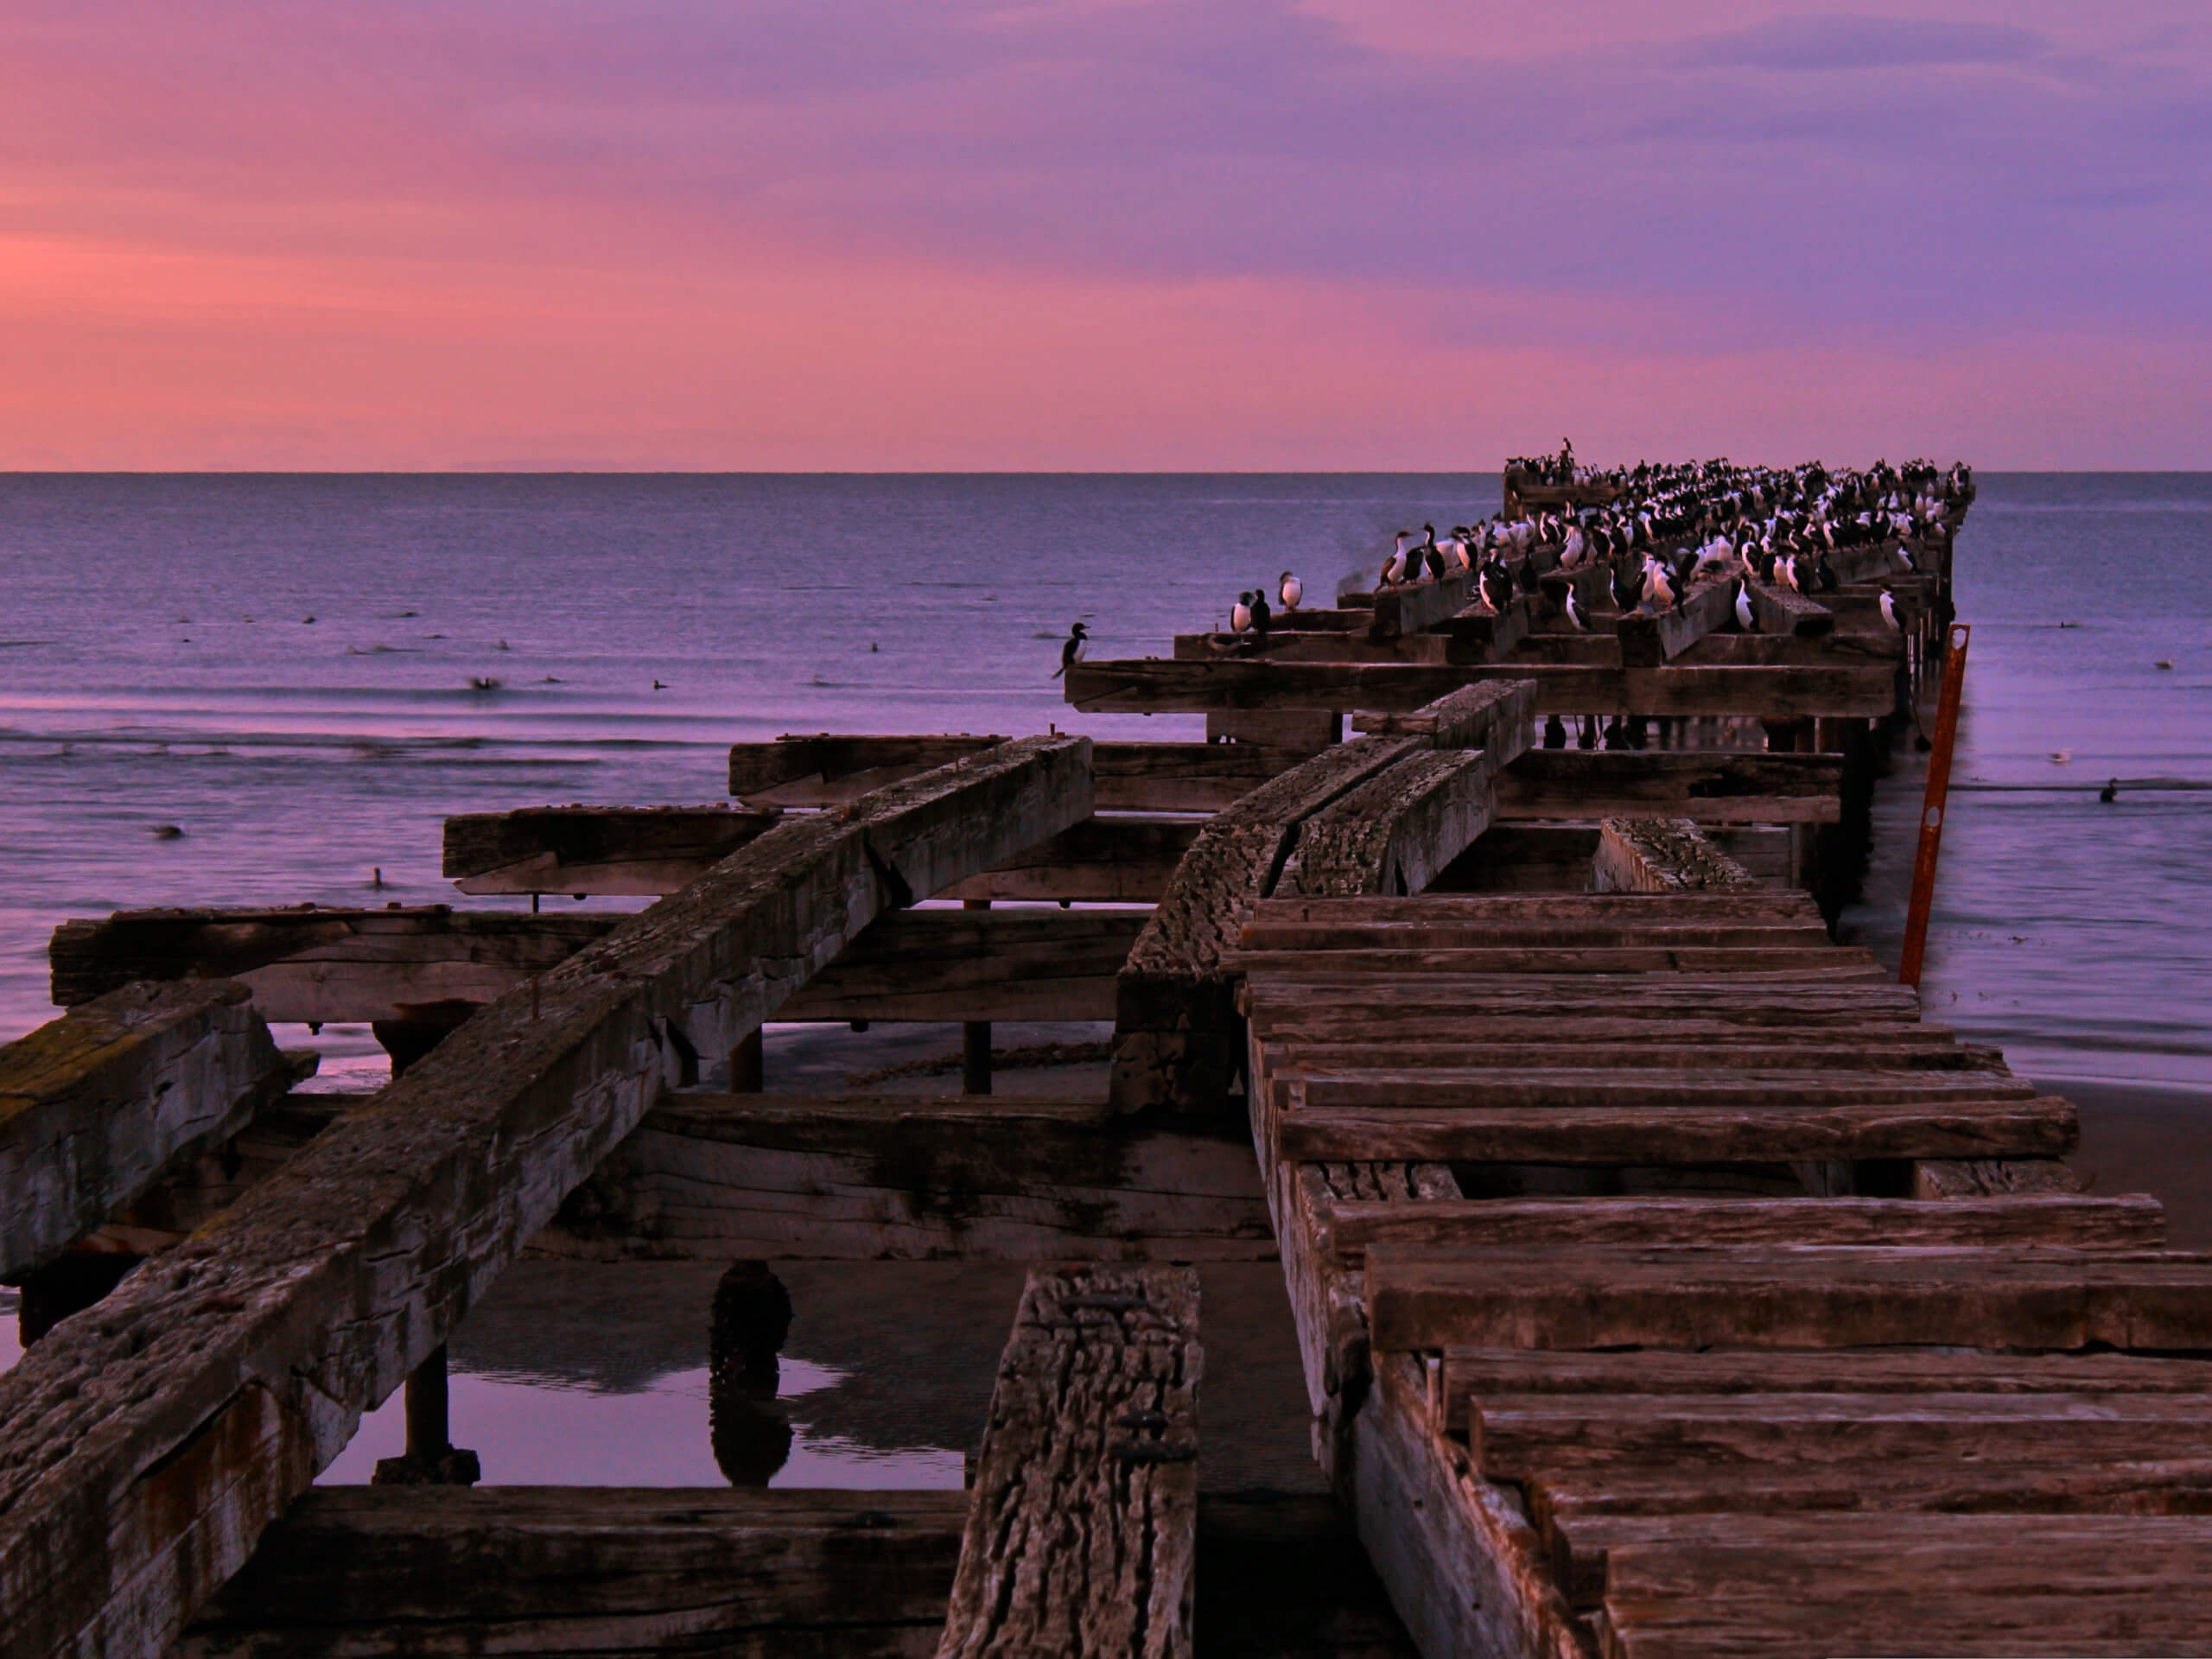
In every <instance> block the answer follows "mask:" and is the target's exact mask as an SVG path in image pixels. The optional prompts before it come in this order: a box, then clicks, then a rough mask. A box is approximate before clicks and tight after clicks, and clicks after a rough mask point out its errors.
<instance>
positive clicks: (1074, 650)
mask: <svg viewBox="0 0 2212 1659" xmlns="http://www.w3.org/2000/svg"><path fill="white" fill-rule="evenodd" d="M1089 638H1090V630H1089V629H1088V628H1086V627H1084V626H1083V624H1082V623H1080V622H1078V623H1077V624H1076V625H1075V626H1073V627H1071V628H1070V629H1069V630H1068V637H1067V638H1066V639H1063V640H1062V641H1060V665H1059V666H1058V668H1056V669H1054V670H1053V671H1052V677H1053V678H1054V679H1056V680H1057V679H1058V678H1059V677H1060V676H1061V675H1063V674H1065V673H1066V672H1067V671H1068V670H1070V669H1071V668H1073V667H1074V666H1075V665H1076V664H1077V663H1079V662H1081V661H1082V660H1083V642H1084V640H1085V639H1089Z"/></svg>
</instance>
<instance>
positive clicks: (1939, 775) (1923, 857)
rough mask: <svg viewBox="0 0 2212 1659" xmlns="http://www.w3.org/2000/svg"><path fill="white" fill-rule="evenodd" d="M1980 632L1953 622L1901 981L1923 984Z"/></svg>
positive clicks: (1922, 815) (1901, 956) (1906, 920)
mask: <svg viewBox="0 0 2212 1659" xmlns="http://www.w3.org/2000/svg"><path fill="white" fill-rule="evenodd" d="M1972 632H1974V630H1973V629H1972V628H1970V627H1968V626H1967V625H1966V624H1965V623H1963V622H1954V623H1952V624H1951V625H1950V628H1949V633H1948V649H1946V650H1945V652H1944V653H1943V695H1942V701H1941V702H1939V703H1937V705H1936V742H1935V747H1934V748H1933V749H1932V750H1931V751H1930V752H1929V756H1928V795H1927V798H1926V799H1925V800H1924V801H1923V804H1922V805H1921V809H1920V849H1919V851H1918V852H1917V854H1916V855H1915V856H1914V858H1913V861H1912V902H1911V904H1910V905H1909V906H1907V907H1906V909H1905V914H1904V950H1903V951H1902V952H1901V953H1900V954H1899V957H1898V959H1897V982H1898V983H1899V984H1903V985H1917V984H1919V983H1920V964H1921V959H1922V957H1924V956H1925V955H1926V954H1927V951H1928V912H1929V906H1931V905H1933V904H1934V903H1935V901H1936V853H1937V852H1938V851H1939V850H1940V849H1942V843H1943V806H1944V802H1945V800H1946V799H1947V798H1948V796H1949V794H1950V792H1951V748H1952V745H1953V744H1954V743H1955V741H1957V739H1958V735H1959V702H1960V699H1961V696H1962V695H1963V694H1964V692H1965V690H1966V681H1967V636H1968V635H1970V634H1971V633H1972Z"/></svg>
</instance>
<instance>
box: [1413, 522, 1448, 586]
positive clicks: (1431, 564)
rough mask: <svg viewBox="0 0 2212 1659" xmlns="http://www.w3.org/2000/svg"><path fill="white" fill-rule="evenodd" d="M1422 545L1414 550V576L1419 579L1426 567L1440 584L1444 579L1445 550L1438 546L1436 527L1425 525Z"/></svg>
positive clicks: (1422, 528) (1422, 532)
mask: <svg viewBox="0 0 2212 1659" xmlns="http://www.w3.org/2000/svg"><path fill="white" fill-rule="evenodd" d="M1424 566H1426V567H1427V570H1428V574H1429V575H1431V576H1433V577H1434V578H1436V580H1438V581H1439V582H1441V581H1442V580H1443V579H1444V550H1443V549H1442V548H1440V547H1439V546H1438V545H1437V544H1436V526H1435V525H1434V524H1423V525H1422V526H1421V544H1420V545H1419V546H1418V547H1416V548H1414V565H1413V574H1414V576H1415V577H1418V576H1419V575H1421V569H1422V568H1423V567H1424Z"/></svg>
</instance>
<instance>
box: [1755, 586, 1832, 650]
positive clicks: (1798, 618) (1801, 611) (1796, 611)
mask: <svg viewBox="0 0 2212 1659" xmlns="http://www.w3.org/2000/svg"><path fill="white" fill-rule="evenodd" d="M1744 587H1745V592H1747V593H1749V594H1751V613H1752V614H1753V615H1754V616H1756V617H1757V618H1758V625H1759V632H1761V633H1780V634H1787V635H1789V636H1790V637H1792V638H1794V639H1819V638H1821V636H1822V635H1823V634H1828V633H1833V632H1835V613H1834V612H1833V611H1831V610H1829V609H1828V607H1827V606H1825V605H1823V604H1821V602H1820V601H1818V600H1813V599H1808V598H1806V597H1805V596H1804V595H1803V594H1801V593H1799V592H1797V591H1796V589H1795V588H1785V587H1783V585H1782V584H1781V583H1779V582H1745V584H1744Z"/></svg>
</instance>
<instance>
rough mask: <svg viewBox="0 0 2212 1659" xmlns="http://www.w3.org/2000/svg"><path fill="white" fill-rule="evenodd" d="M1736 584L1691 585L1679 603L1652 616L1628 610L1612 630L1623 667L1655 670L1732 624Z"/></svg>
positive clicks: (1719, 582) (1708, 583) (1710, 582)
mask: <svg viewBox="0 0 2212 1659" xmlns="http://www.w3.org/2000/svg"><path fill="white" fill-rule="evenodd" d="M1734 603H1735V584H1734V583H1733V582H1728V581H1726V580H1721V581H1706V582H1695V583H1694V584H1692V586H1691V587H1690V589H1689V591H1688V592H1687V593H1685V594H1683V595H1682V597H1681V603H1680V604H1678V605H1676V606H1675V607H1674V608H1673V609H1671V610H1666V611H1662V612H1659V613H1656V614H1653V613H1649V612H1644V611H1630V612H1628V613H1625V614H1624V615H1623V616H1622V618H1621V619H1620V621H1619V623H1618V625H1617V626H1616V627H1615V628H1614V630H1613V635H1614V638H1615V639H1618V641H1619V643H1620V661H1621V666H1622V667H1624V668H1656V667H1658V666H1659V665H1660V664H1662V663H1667V662H1671V661H1673V660H1674V659H1675V658H1677V657H1679V656H1681V654H1682V653H1683V652H1686V651H1688V649H1689V648H1690V647H1691V646H1692V645H1695V644H1696V643H1697V642H1698V641H1699V640H1700V639H1704V638H1705V637H1706V635H1707V634H1709V633H1711V632H1713V631H1714V630H1716V629H1719V628H1726V627H1727V626H1730V625H1731V623H1732V620H1733V619H1734V616H1735V610H1734Z"/></svg>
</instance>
